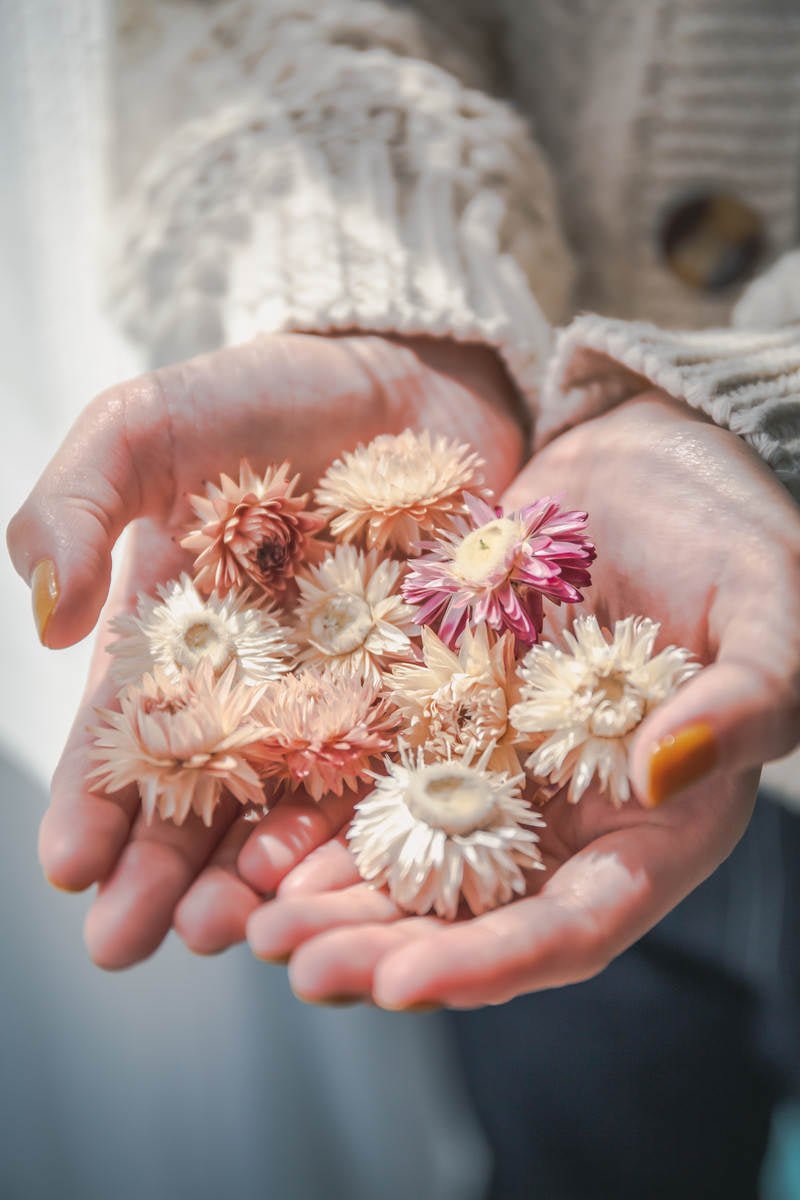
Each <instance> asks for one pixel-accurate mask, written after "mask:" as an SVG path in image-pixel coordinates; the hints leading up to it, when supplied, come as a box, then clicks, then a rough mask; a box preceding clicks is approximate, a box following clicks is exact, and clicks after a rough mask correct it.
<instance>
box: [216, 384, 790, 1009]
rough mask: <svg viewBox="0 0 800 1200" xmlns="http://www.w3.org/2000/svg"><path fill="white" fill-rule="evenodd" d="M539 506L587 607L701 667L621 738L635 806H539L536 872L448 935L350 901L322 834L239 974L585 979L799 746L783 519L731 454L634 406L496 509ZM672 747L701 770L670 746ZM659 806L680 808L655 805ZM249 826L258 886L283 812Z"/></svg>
mask: <svg viewBox="0 0 800 1200" xmlns="http://www.w3.org/2000/svg"><path fill="white" fill-rule="evenodd" d="M543 494H556V495H561V496H563V499H564V502H565V503H566V504H568V505H569V507H576V508H586V509H587V510H588V511H589V514H590V526H589V528H590V531H591V532H592V534H593V536H594V539H595V541H596V543H597V546H598V559H597V562H596V563H595V566H594V568H593V586H592V587H591V588H590V589H589V591H588V593H587V600H586V604H585V610H588V611H593V612H595V613H596V614H597V616H598V618H599V619H600V621H601V624H605V625H609V624H613V622H614V620H616V619H618V618H621V617H624V616H627V615H630V614H641V615H646V616H650V617H653V618H655V619H657V620H659V621H660V622H661V624H662V632H661V637H660V642H659V644H660V645H661V644H666V643H667V642H672V643H677V644H679V645H683V646H687V647H688V648H690V649H691V650H692V651H693V652H694V653H695V654H696V655H698V656H699V658H700V659H701V660H702V661H703V662H704V663H706V664H710V665H709V666H708V669H707V670H704V671H703V672H702V673H701V674H700V675H698V676H696V677H695V678H694V679H692V680H691V681H690V682H689V683H687V684H686V685H685V686H684V687H683V688H682V689H680V690H679V691H678V692H677V693H676V694H675V695H674V696H673V697H672V698H671V699H670V700H669V701H667V702H666V703H665V704H664V705H663V706H661V707H660V708H659V709H657V710H656V711H655V712H654V713H653V714H651V716H650V717H648V718H647V719H646V720H645V721H644V722H643V724H642V725H641V727H640V729H639V730H638V732H637V734H636V737H635V741H634V743H633V749H632V759H631V774H632V781H633V785H634V790H635V793H636V797H637V798H638V801H639V802H637V799H632V800H631V801H630V802H629V803H628V804H627V805H625V806H623V807H622V808H620V809H618V810H617V809H615V808H614V807H613V806H612V804H611V803H610V801H609V800H608V798H607V797H606V796H605V795H602V794H600V793H598V792H597V791H594V790H590V791H589V792H587V794H586V795H585V796H584V797H583V799H582V800H581V801H580V803H579V804H578V805H576V806H573V805H569V804H567V802H566V800H565V799H564V797H563V794H562V795H560V796H558V797H557V798H556V799H554V800H553V801H551V802H550V803H549V804H548V805H547V807H546V808H545V810H544V816H545V820H546V822H547V828H546V830H544V831H542V849H543V852H544V856H545V861H546V864H547V871H546V872H537V873H535V878H534V879H533V880H532V882H531V893H530V894H529V895H528V896H526V897H525V898H523V899H520V900H518V901H516V902H514V903H512V904H510V905H508V906H506V907H504V908H500V909H498V910H496V911H495V912H491V913H488V914H485V915H484V916H481V917H478V918H470V919H465V920H462V921H459V922H457V923H455V924H451V925H448V924H446V923H444V922H442V921H440V920H438V919H436V918H433V917H424V918H420V917H408V916H405V915H404V914H403V913H401V912H399V911H398V909H397V908H396V907H395V905H394V904H393V903H392V902H391V900H390V899H389V898H388V897H387V896H386V895H385V894H384V893H382V892H378V891H375V890H373V889H372V888H370V887H369V886H367V885H366V884H364V883H362V882H360V880H359V878H358V875H357V873H356V871H355V868H354V866H353V863H352V859H351V857H350V855H349V853H348V851H347V849H346V845H345V843H344V841H343V839H342V838H341V837H340V838H339V839H337V840H335V841H330V842H329V843H328V844H327V845H323V846H321V847H320V848H319V849H317V850H316V851H315V852H313V853H312V854H310V855H309V856H308V857H307V858H306V860H305V861H304V862H302V863H300V865H298V866H297V867H296V868H295V869H294V870H293V871H292V872H290V873H289V874H288V875H287V877H286V878H285V880H284V882H283V884H282V885H281V887H280V889H279V894H278V899H277V900H275V901H273V902H271V903H268V904H266V905H264V906H263V907H262V908H261V909H260V910H258V911H256V912H255V913H254V914H253V915H252V916H251V918H250V921H249V925H248V933H249V939H250V943H251V946H252V948H253V950H254V952H255V953H256V954H257V955H259V956H261V957H264V958H271V959H278V958H281V957H285V956H287V955H291V966H290V974H291V979H292V985H293V987H294V989H295V990H296V992H297V993H298V994H299V995H301V996H302V997H303V998H306V999H311V1000H317V1001H322V1000H325V999H326V998H328V999H330V998H333V997H337V998H341V997H343V996H349V997H355V998H360V999H370V1000H372V1001H374V1002H375V1003H376V1004H378V1005H380V1006H382V1007H385V1008H392V1009H399V1008H410V1007H415V1006H419V1005H430V1004H433V1005H442V1004H444V1005H449V1006H453V1007H474V1006H476V1005H483V1004H497V1003H502V1002H504V1001H506V1000H509V999H511V998H512V997H514V996H516V995H519V994H521V993H524V992H529V991H533V990H537V989H540V988H546V987H555V986H560V985H563V984H567V983H572V982H576V981H578V980H582V979H585V978H588V977H590V976H592V975H594V974H596V973H597V972H599V971H600V970H602V969H603V967H604V966H605V965H606V964H607V963H608V962H609V961H610V960H611V959H613V958H614V957H615V956H616V955H618V954H620V953H621V952H622V951H623V950H625V949H626V948H627V947H628V946H629V945H630V944H631V943H632V942H633V941H635V940H636V939H637V938H639V937H640V936H641V935H642V934H644V933H645V932H646V931H647V930H648V929H649V928H651V927H652V926H653V925H654V924H655V923H656V922H657V921H658V920H659V919H660V918H661V917H662V916H664V915H665V914H666V913H667V912H668V911H669V910H670V909H671V908H673V907H674V906H675V905H676V904H677V903H678V902H679V901H680V900H681V899H682V898H683V897H684V896H685V895H687V894H688V893H689V892H690V891H691V890H692V889H693V888H695V887H696V886H697V885H698V884H699V883H700V882H701V881H702V880H703V879H704V878H705V877H706V876H707V875H709V874H710V873H711V872H712V871H713V870H714V869H715V867H716V866H717V865H718V864H719V863H720V862H721V861H722V860H723V859H724V858H725V857H726V856H727V855H728V854H729V853H730V852H731V850H732V849H733V847H734V845H735V844H736V842H737V841H738V840H739V838H740V837H741V835H742V833H743V832H744V830H745V828H746V826H747V823H748V821H749V818H750V815H751V812H752V808H753V803H754V799H755V794H756V786H757V782H758V774H759V768H760V765H761V763H763V762H764V761H766V760H768V759H770V758H775V757H778V756H780V755H782V754H784V753H787V752H788V751H789V750H791V749H792V748H793V746H794V745H795V743H796V742H797V741H798V738H800V512H798V510H797V508H796V507H795V505H794V504H793V502H792V501H791V499H790V497H789V495H788V493H786V492H785V491H784V489H783V488H782V487H781V485H780V484H779V483H778V482H777V480H776V479H775V478H774V476H773V475H772V474H771V473H770V471H769V470H768V469H767V468H766V467H765V466H764V464H763V463H762V462H761V461H760V460H759V459H758V458H757V456H756V455H755V454H754V453H753V452H752V451H751V450H750V449H749V448H748V447H747V446H746V445H745V444H744V443H743V442H742V441H740V440H739V439H738V438H737V437H735V436H734V435H733V434H731V433H729V432H727V431H725V430H722V429H719V428H717V427H715V426H713V425H711V424H709V423H707V422H706V421H704V420H703V419H701V418H699V417H696V416H695V415H693V414H692V413H691V412H690V411H689V410H688V409H686V408H685V407H684V406H682V405H679V404H677V403H675V402H673V401H671V400H669V399H668V398H667V397H666V396H665V395H663V394H660V393H648V394H646V395H643V396H641V397H639V398H637V399H636V400H632V401H629V402H628V403H626V404H624V405H622V406H621V407H619V408H617V409H615V410H614V411H612V412H610V413H607V414H605V415H603V416H602V417H599V418H597V419H596V420H594V421H591V422H588V423H586V424H584V425H581V426H579V427H578V428H576V429H573V430H571V431H570V432H568V433H566V434H564V435H562V436H561V437H560V438H559V439H557V440H556V441H555V442H554V443H552V444H551V445H550V446H548V447H547V448H546V449H544V450H543V451H542V452H540V453H539V454H538V455H537V456H536V457H535V458H534V459H533V460H532V461H531V462H530V463H529V464H528V466H527V467H526V468H525V470H524V471H523V472H522V474H521V475H520V476H519V477H518V478H517V480H516V481H515V482H514V483H513V484H512V486H511V488H510V489H509V491H508V492H507V493H506V496H505V497H504V504H505V505H506V507H507V508H517V507H519V506H520V505H521V504H523V503H524V502H526V501H529V500H530V499H532V498H534V497H536V496H539V495H543ZM686 731H691V732H694V733H695V735H696V736H699V738H700V742H701V743H702V745H701V749H702V754H700V755H698V754H697V753H694V754H692V753H690V752H688V751H687V750H686V749H685V746H686V744H687V738H684V737H681V736H680V735H681V734H683V733H684V732H686ZM670 735H678V736H677V737H676V738H675V741H674V743H672V744H671V745H669V744H668V745H667V747H666V748H663V747H664V739H669V737H670ZM696 744H697V743H696V741H695V745H696ZM712 757H713V758H714V763H715V765H713V766H711V764H710V759H711V758H712ZM701 768H702V770H703V772H704V773H705V774H704V777H703V778H699V775H700V770H701ZM709 770H710V773H709ZM665 789H666V790H671V791H672V792H674V791H680V794H678V795H674V796H673V795H670V796H669V797H667V802H666V803H664V804H663V805H661V806H659V807H654V806H653V805H654V801H655V800H656V799H663V798H664V796H663V792H664V790H665ZM269 823H271V825H272V834H271V835H270V833H269V831H268V825H269ZM265 825H267V830H262V832H261V833H260V834H256V835H254V839H258V838H259V837H261V839H262V844H261V847H260V849H261V856H260V857H259V854H258V853H257V850H258V849H259V848H258V846H257V845H256V844H254V843H251V845H250V846H248V847H246V848H245V850H244V852H243V854H242V856H241V857H240V860H239V861H240V869H242V870H243V871H244V873H245V874H246V875H247V877H248V879H249V881H250V883H252V884H253V885H254V886H256V887H259V886H263V885H264V884H265V883H268V884H269V883H270V880H269V875H270V868H269V861H268V860H269V857H270V853H271V852H272V853H274V852H275V850H276V849H277V848H278V847H281V848H282V849H281V852H282V853H283V854H284V856H286V857H288V858H291V857H292V856H293V855H294V851H293V849H292V847H293V845H294V841H295V838H296V837H297V836H298V833H299V826H298V824H297V823H296V822H295V821H294V820H293V818H292V815H291V811H290V810H286V809H283V808H282V807H281V806H278V807H277V808H276V809H275V810H274V813H273V814H271V816H270V817H268V818H267V822H266V823H265ZM270 837H271V838H272V841H271V842H270ZM264 839H266V840H264ZM265 847H267V849H266V850H265ZM270 847H271V850H270ZM300 856H301V855H300V854H297V855H296V857H297V858H299V857H300ZM264 890H266V889H264Z"/></svg>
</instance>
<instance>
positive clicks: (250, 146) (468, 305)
mask: <svg viewBox="0 0 800 1200" xmlns="http://www.w3.org/2000/svg"><path fill="white" fill-rule="evenodd" d="M277 10H279V11H280V12H281V13H283V15H284V17H285V18H286V19H285V20H277V19H276V17H275V14H276V11H277ZM262 12H263V10H262ZM269 12H270V13H271V17H272V22H271V24H270V25H269V33H270V36H269V38H268V39H267V41H266V43H265V45H264V47H263V50H262V52H261V53H260V57H259V59H258V70H257V78H252V77H251V78H249V79H248V82H247V88H246V89H245V90H244V91H242V92H241V99H240V101H239V102H238V103H236V104H232V105H228V106H227V107H219V108H217V109H216V110H215V111H213V112H209V113H207V114H206V115H204V116H203V117H202V118H198V119H195V120H190V121H186V122H185V123H184V124H183V125H181V126H180V127H179V128H178V129H177V131H175V132H174V133H173V134H172V135H171V136H169V137H167V138H166V140H165V141H164V142H163V144H162V145H161V146H160V147H159V148H158V150H157V151H156V152H155V153H154V154H153V155H152V156H151V158H150V160H149V162H148V164H147V166H146V167H144V168H142V169H141V170H140V171H139V172H138V174H137V176H136V180H135V185H134V186H133V188H132V189H131V191H130V193H129V195H128V197H127V199H126V202H125V206H124V217H123V221H124V227H125V229H126V230H127V233H126V236H125V237H124V239H123V243H122V250H121V254H120V256H119V258H118V263H117V266H116V269H115V271H114V281H115V286H114V299H115V302H116V306H117V310H118V312H119V313H120V315H121V317H122V319H123V321H124V323H125V325H126V327H127V329H128V331H129V332H130V333H131V334H132V336H134V337H135V338H136V339H137V340H140V341H143V342H145V343H146V344H147V345H148V346H149V347H150V348H151V352H152V354H153V358H154V361H156V362H158V361H161V360H165V359H167V358H175V357H176V356H179V355H187V354H191V353H196V352H197V351H199V350H202V349H206V348H207V347H208V346H209V345H213V344H219V343H220V342H222V341H228V342H229V341H238V340H242V339H244V338H247V337H250V336H253V335H254V334H256V333H258V332H263V331H279V330H289V329H294V330H305V331H317V332H324V331H326V330H344V329H356V328H357V329H369V330H372V331H379V332H380V331H386V332H396V333H404V334H417V333H424V334H431V335H436V336H442V337H451V338H455V339H457V340H460V341H465V342H466V341H474V342H482V343H486V344H489V345H491V346H494V347H496V348H497V350H498V351H499V353H500V354H501V356H502V357H503V359H504V361H505V363H506V365H507V366H508V368H509V370H510V372H511V375H512V377H513V378H514V379H515V381H516V382H517V384H518V386H519V388H520V390H521V391H522V393H523V394H524V395H525V396H526V397H527V398H528V399H529V400H530V399H532V397H533V396H534V394H535V390H536V384H537V380H538V373H539V368H540V365H541V363H542V361H543V360H544V358H545V356H546V354H547V350H548V345H549V324H548V321H553V320H558V319H559V318H562V317H563V316H564V315H565V314H566V312H567V311H568V296H569V289H570V281H571V263H570V257H569V254H568V251H567V249H566V246H565V243H564V241H563V238H562V236H561V233H560V228H559V223H558V218H557V212H556V199H555V192H554V187H553V183H552V179H551V176H550V173H549V171H548V168H547V167H546V165H545V162H544V159H543V157H542V155H541V153H540V152H539V151H538V150H537V148H536V146H535V145H534V143H533V142H532V141H531V139H530V138H529V136H528V134H527V131H526V129H525V126H524V123H523V122H522V120H521V118H520V117H519V116H517V115H516V114H514V113H513V112H512V111H511V110H510V109H509V108H508V107H507V106H506V105H505V104H503V103H501V102H500V101H497V100H495V99H493V98H491V97H490V96H487V95H486V94H485V93H483V92H481V91H478V90H475V89H473V88H470V87H467V86H465V84H463V83H462V82H461V80H460V79H459V78H458V77H457V76H456V74H454V73H452V72H449V71H446V70H444V69H442V68H441V67H439V66H436V65H433V64H431V63H428V62H425V61H422V60H421V59H419V58H415V57H408V56H406V55H404V54H403V53H402V52H401V51H402V49H403V45H402V42H403V38H404V37H405V38H406V39H407V41H408V44H409V49H410V50H414V51H417V52H419V51H420V49H422V48H424V46H425V45H426V42H425V39H424V37H423V34H422V33H421V31H420V24H419V22H418V21H412V22H410V23H409V18H408V15H407V14H406V15H405V17H404V19H403V22H400V23H397V22H395V25H394V27H393V37H392V39H391V40H392V46H393V48H392V49H391V50H390V49H387V48H386V47H385V45H380V44H378V45H372V44H371V43H372V42H376V43H380V42H381V41H384V42H385V41H386V31H385V30H384V29H382V28H381V20H382V18H383V16H384V15H385V10H384V9H383V7H382V6H379V5H376V4H372V3H364V4H359V3H342V2H341V0H340V2H339V3H335V4H329V5H327V6H326V11H325V15H324V18H317V16H316V15H313V16H312V13H313V12H314V10H313V9H312V7H311V5H309V4H307V3H305V4H304V3H296V4H289V3H283V4H280V5H277V6H274V5H273V6H270V8H269ZM298 14H300V15H302V17H303V21H302V22H301V23H300V25H299V26H298V22H297V21H296V20H294V21H293V20H289V19H288V16H294V17H298ZM243 28H244V27H240V28H239V29H238V33H237V36H241V35H242V32H243ZM262 34H263V30H262ZM356 34H357V37H356ZM353 42H357V43H358V45H357V47H354V45H353V44H352V43H353ZM364 43H367V46H368V48H364ZM248 44H250V43H248ZM452 57H453V56H452V53H451V58H452ZM198 69H199V68H198ZM195 86H199V83H198V82H197V81H196V82H195ZM536 297H538V298H539V299H537V298H536Z"/></svg>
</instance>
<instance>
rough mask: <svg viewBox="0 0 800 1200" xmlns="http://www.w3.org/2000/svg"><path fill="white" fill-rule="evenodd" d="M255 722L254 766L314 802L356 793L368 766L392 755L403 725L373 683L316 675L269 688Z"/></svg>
mask: <svg viewBox="0 0 800 1200" xmlns="http://www.w3.org/2000/svg"><path fill="white" fill-rule="evenodd" d="M257 716H258V719H259V721H260V722H261V724H262V726H263V729H262V733H261V737H260V739H259V741H258V743H257V744H256V745H255V746H254V747H253V748H252V751H251V752H250V753H251V756H252V758H253V761H254V762H256V763H258V764H259V765H260V766H261V769H262V771H263V772H264V775H265V776H267V777H268V778H275V779H278V780H283V781H284V782H286V783H288V784H289V786H290V787H291V788H292V789H295V788H297V787H299V786H300V785H301V784H302V786H303V787H304V788H305V789H306V791H307V792H308V794H309V795H310V796H311V797H312V798H313V799H314V800H320V799H321V798H322V796H323V795H325V793H326V792H334V793H335V794H336V795H337V796H341V794H342V791H343V790H344V788H345V787H348V788H351V789H355V787H356V786H357V784H358V781H359V779H362V778H363V777H364V775H365V774H366V772H367V770H368V768H369V765H370V760H371V759H372V758H374V757H377V756H378V755H381V754H383V753H385V751H387V750H391V749H393V747H394V731H395V729H396V727H397V723H398V719H399V718H398V716H397V714H396V713H394V712H392V711H391V709H390V707H389V704H388V702H387V701H386V700H384V699H382V698H381V697H380V695H379V692H378V688H377V686H376V685H375V684H374V683H370V682H362V681H361V680H360V679H358V678H357V677H356V676H350V675H332V674H330V673H329V672H318V671H313V670H304V671H300V672H298V674H297V675H287V676H286V677H285V678H284V679H282V680H280V681H279V682H278V683H273V684H268V685H267V689H266V691H265V692H264V697H263V699H262V701H261V703H260V704H259V706H258V709H257Z"/></svg>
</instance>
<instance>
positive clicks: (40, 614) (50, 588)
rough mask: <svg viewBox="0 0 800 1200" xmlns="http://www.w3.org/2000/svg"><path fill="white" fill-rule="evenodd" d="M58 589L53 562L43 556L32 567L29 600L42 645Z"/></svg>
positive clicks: (57, 595) (56, 601) (54, 606)
mask: <svg viewBox="0 0 800 1200" xmlns="http://www.w3.org/2000/svg"><path fill="white" fill-rule="evenodd" d="M58 597H59V590H58V580H57V579H56V568H55V563H54V562H53V560H52V559H51V558H43V559H42V560H41V562H38V563H37V564H36V566H35V567H34V568H33V574H32V575H31V601H32V603H33V619H34V621H35V622H36V629H37V632H38V634H39V641H40V642H41V643H42V645H43V646H46V645H47V642H46V641H45V638H46V635H47V626H48V625H49V624H50V618H51V617H52V615H53V613H54V612H55V608H56V605H57V604H58Z"/></svg>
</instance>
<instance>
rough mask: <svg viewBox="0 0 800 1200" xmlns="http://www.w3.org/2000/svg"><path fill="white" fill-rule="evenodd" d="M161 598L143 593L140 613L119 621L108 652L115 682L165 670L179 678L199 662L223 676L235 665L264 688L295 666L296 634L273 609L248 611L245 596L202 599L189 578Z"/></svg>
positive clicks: (161, 592)
mask: <svg viewBox="0 0 800 1200" xmlns="http://www.w3.org/2000/svg"><path fill="white" fill-rule="evenodd" d="M158 594H159V597H160V599H158V598H156V597H153V596H145V595H143V594H142V595H140V596H139V598H138V606H137V611H136V613H135V615H134V614H131V613H127V614H125V615H123V616H118V617H115V618H114V620H113V621H112V622H111V628H112V631H113V632H114V633H115V634H116V635H117V638H116V640H115V641H113V642H112V643H111V644H110V645H109V647H108V649H109V652H110V653H111V655H112V657H113V661H112V664H111V674H112V678H113V679H115V680H116V681H117V682H118V683H120V684H126V683H134V682H136V681H137V680H139V679H141V678H142V676H143V675H144V674H146V673H147V672H148V671H152V670H153V669H154V668H156V667H158V668H160V669H161V670H162V671H163V672H164V674H165V675H166V676H167V677H168V678H169V679H178V678H179V677H180V675H181V674H182V673H183V672H185V671H192V670H193V669H194V668H195V667H196V666H197V665H198V664H199V663H200V662H208V663H209V664H210V665H211V667H212V669H213V671H214V674H215V675H217V676H219V675H221V674H222V672H223V671H225V670H226V668H227V667H228V666H229V665H230V663H235V664H236V670H235V678H236V679H241V680H243V681H244V682H245V683H250V684H260V683H266V682H267V681H268V680H271V679H278V678H279V677H280V676H281V675H283V674H284V673H285V672H286V671H288V670H289V669H290V668H291V666H292V654H293V649H294V648H293V646H292V642H291V635H290V634H289V632H288V631H287V630H286V629H284V628H283V627H282V626H281V625H280V624H279V623H278V620H277V619H276V617H275V615H274V612H273V611H271V610H270V609H268V608H254V607H248V601H247V597H246V596H238V597H237V596H236V595H235V594H234V593H233V592H229V593H228V595H227V596H225V597H224V599H222V598H220V597H219V595H217V593H216V592H214V593H212V594H211V595H210V596H209V597H207V598H206V597H203V596H201V595H200V594H199V592H198V591H197V588H196V587H195V585H194V584H193V583H192V581H191V579H190V578H189V576H188V575H186V574H183V575H181V577H180V579H174V580H172V581H171V582H170V583H168V584H166V585H164V586H160V587H159V588H158Z"/></svg>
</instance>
